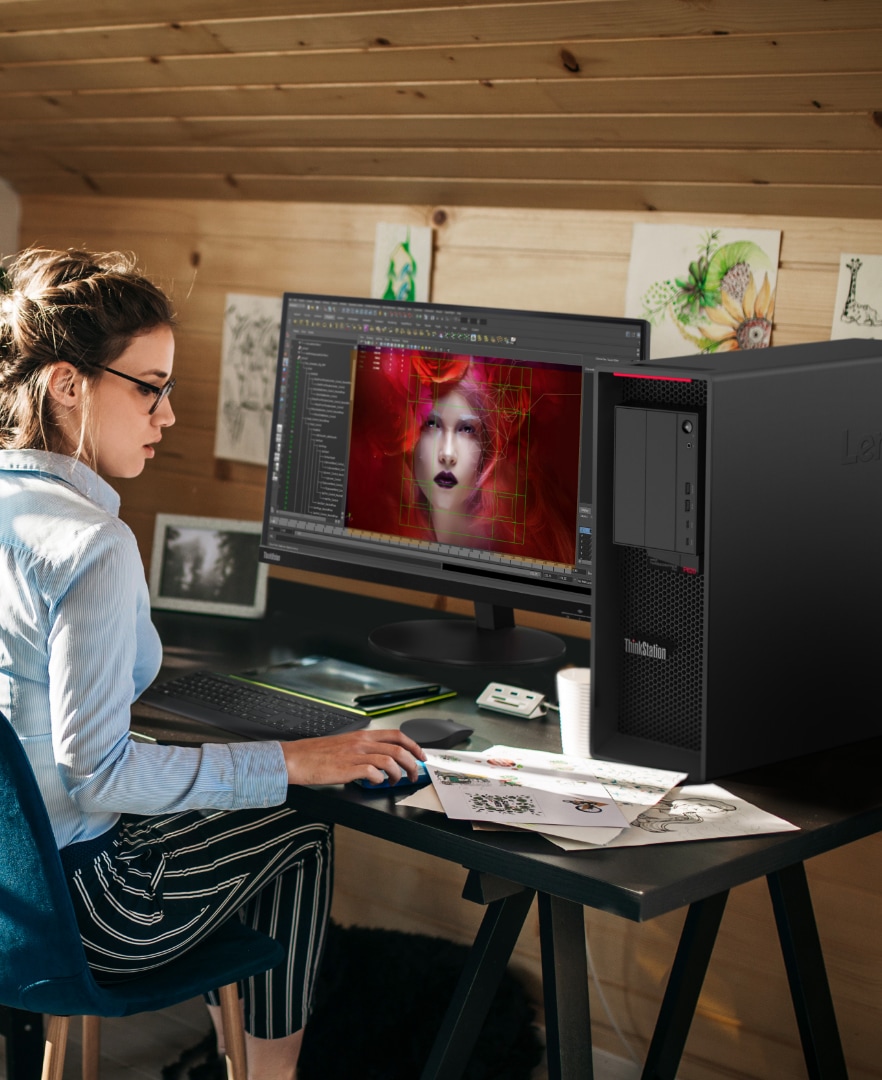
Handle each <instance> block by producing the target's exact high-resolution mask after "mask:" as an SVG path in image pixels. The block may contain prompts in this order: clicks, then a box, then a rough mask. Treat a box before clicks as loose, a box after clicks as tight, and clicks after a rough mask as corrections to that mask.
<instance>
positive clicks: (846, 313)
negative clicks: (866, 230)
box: [830, 254, 882, 339]
mask: <svg viewBox="0 0 882 1080" xmlns="http://www.w3.org/2000/svg"><path fill="white" fill-rule="evenodd" d="M830 337H831V339H836V338H850V337H863V338H882V255H852V254H845V255H841V256H840V259H839V284H838V286H837V288H836V303H835V305H834V308H833V328H832V330H831V331H830Z"/></svg>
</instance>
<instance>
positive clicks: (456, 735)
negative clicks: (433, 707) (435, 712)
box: [401, 716, 474, 750]
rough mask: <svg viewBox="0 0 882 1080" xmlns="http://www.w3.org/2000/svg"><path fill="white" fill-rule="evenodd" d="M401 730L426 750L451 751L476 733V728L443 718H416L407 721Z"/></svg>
mask: <svg viewBox="0 0 882 1080" xmlns="http://www.w3.org/2000/svg"><path fill="white" fill-rule="evenodd" d="M401 730H402V731H403V732H404V734H405V735H407V736H408V737H409V738H411V739H413V741H414V742H415V743H419V744H420V746H422V747H423V748H424V749H425V750H441V749H444V750H449V749H450V747H451V746H456V745H457V744H458V743H462V742H465V741H466V739H467V738H468V737H469V736H470V735H471V734H472V733H473V732H474V728H470V727H467V726H466V725H465V724H461V723H460V722H459V721H458V720H451V719H449V718H448V717H442V716H415V717H414V718H413V719H412V720H405V721H404V723H403V724H402V725H401Z"/></svg>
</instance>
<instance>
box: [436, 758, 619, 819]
mask: <svg viewBox="0 0 882 1080" xmlns="http://www.w3.org/2000/svg"><path fill="white" fill-rule="evenodd" d="M426 765H427V766H428V769H429V775H430V776H431V778H432V785H433V787H434V788H435V791H436V793H437V795H438V798H439V799H440V800H441V803H442V805H443V807H444V812H445V813H446V814H447V816H448V817H450V818H457V819H460V820H464V821H482V822H496V823H500V824H504V825H519V824H521V823H522V822H540V823H543V824H548V825H578V824H581V823H583V822H584V821H585V816H586V815H587V814H590V815H591V822H592V825H594V826H595V827H598V826H599V827H608V828H612V829H621V828H623V827H624V826H625V825H627V819H626V818H625V817H624V816H623V814H622V812H621V810H620V809H619V808H618V806H617V805H616V803H615V801H614V800H613V799H612V798H611V796H610V795H609V794H608V792H607V791H606V789H605V788H604V787H603V785H602V784H599V783H598V782H597V780H596V779H595V778H594V776H593V775H592V774H591V773H590V772H589V771H587V770H568V771H566V772H564V773H561V772H559V771H551V772H536V771H532V770H526V769H524V768H523V766H520V765H518V763H517V762H516V761H515V760H514V759H513V758H511V757H499V758H496V757H493V756H489V755H487V754H486V753H481V754H478V753H470V752H468V751H450V750H448V751H443V752H440V753H438V752H432V751H429V752H428V753H427V755H426Z"/></svg>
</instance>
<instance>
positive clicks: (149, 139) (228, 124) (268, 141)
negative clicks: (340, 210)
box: [0, 0, 882, 218]
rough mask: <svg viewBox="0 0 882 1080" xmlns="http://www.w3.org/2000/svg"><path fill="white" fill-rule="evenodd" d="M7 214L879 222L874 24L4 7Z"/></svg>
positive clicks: (1, 118) (881, 82) (552, 10)
mask: <svg viewBox="0 0 882 1080" xmlns="http://www.w3.org/2000/svg"><path fill="white" fill-rule="evenodd" d="M0 177H5V178H6V179H7V180H8V181H9V182H10V183H11V184H12V186H13V187H14V188H15V189H16V190H17V191H18V192H19V193H20V194H21V195H27V194H31V193H34V194H47V193H51V194H66V193H67V194H71V195H82V194H86V193H89V192H95V193H98V194H102V195H110V196H134V197H139V196H150V197H156V196H160V197H165V196H167V197H175V198H179V197H183V198H233V199H268V200H288V201H290V200H300V201H342V202H351V203H363V202H373V203H385V202H392V203H416V204H428V205H429V206H439V207H443V206H444V205H472V206H481V205H495V206H524V207H538V206H542V207H552V208H553V207H571V208H573V207H581V208H589V209H611V210H632V211H634V210H636V211H645V210H650V209H657V210H671V211H686V212H690V211H692V212H696V213H701V212H705V211H709V210H710V211H717V212H720V211H731V212H733V213H752V214H764V213H772V214H787V213H796V214H807V215H819V216H836V217H846V216H850V217H869V218H879V217H882V3H880V0H538V2H537V0H505V2H464V3H449V2H446V3H445V2H443V0H421V2H419V3H407V2H405V0H382V2H371V0H248V2H247V3H242V2H239V3H235V4H234V3H231V2H228V0H139V2H138V3H137V4H135V3H132V0H91V2H90V3H88V4H83V5H82V6H80V5H78V4H73V3H71V2H70V0H0Z"/></svg>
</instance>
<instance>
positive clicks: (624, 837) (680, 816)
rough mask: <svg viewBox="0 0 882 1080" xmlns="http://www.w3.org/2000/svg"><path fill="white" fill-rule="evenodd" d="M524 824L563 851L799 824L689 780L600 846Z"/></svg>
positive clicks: (709, 837) (746, 833)
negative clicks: (540, 833)
mask: <svg viewBox="0 0 882 1080" xmlns="http://www.w3.org/2000/svg"><path fill="white" fill-rule="evenodd" d="M528 828H529V829H530V831H531V832H539V831H541V832H542V834H543V835H544V836H546V837H547V839H548V840H550V841H551V842H552V843H554V844H557V846H558V847H562V848H564V850H566V851H582V850H586V849H590V848H595V847H599V846H603V847H605V848H617V847H639V846H641V845H645V844H673V843H682V842H684V841H687V840H722V839H725V838H727V837H733V836H751V835H760V834H762V833H776V832H793V831H796V830H798V828H799V827H798V826H797V825H792V824H791V823H790V822H789V821H784V820H783V818H779V817H776V816H775V815H774V814H769V813H767V812H766V811H765V810H761V809H760V808H759V807H758V806H753V805H752V804H751V803H748V802H745V801H744V800H743V799H739V798H738V797H737V796H735V795H733V794H732V793H731V792H729V791H726V790H724V789H723V788H721V787H718V786H717V785H716V784H688V785H686V786H685V787H680V788H675V789H674V790H673V791H671V792H670V793H669V794H668V795H667V796H666V797H665V798H664V799H662V800H661V801H660V802H658V803H657V804H656V805H655V806H652V807H648V808H645V809H644V810H643V812H642V813H641V814H640V815H638V817H636V818H635V819H634V821H633V822H632V824H631V827H630V828H628V829H623V830H622V831H621V832H620V833H619V834H618V835H617V836H616V837H615V838H614V839H612V840H610V841H608V842H607V843H606V844H603V845H599V844H593V843H586V842H585V838H584V837H580V836H579V835H578V833H577V831H576V830H557V831H556V832H557V835H553V834H551V833H550V832H546V830H545V829H538V828H536V827H535V826H529V827H528Z"/></svg>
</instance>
